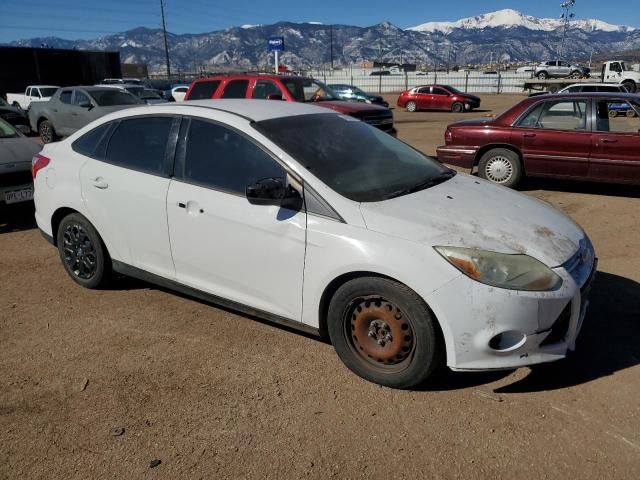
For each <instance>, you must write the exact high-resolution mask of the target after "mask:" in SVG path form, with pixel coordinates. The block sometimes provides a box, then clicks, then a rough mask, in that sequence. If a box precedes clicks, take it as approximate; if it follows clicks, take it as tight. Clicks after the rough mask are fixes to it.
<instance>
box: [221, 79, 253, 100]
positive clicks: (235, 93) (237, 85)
mask: <svg viewBox="0 0 640 480" xmlns="http://www.w3.org/2000/svg"><path fill="white" fill-rule="evenodd" d="M248 86H249V80H231V81H230V82H229V83H227V84H226V85H225V87H224V91H223V92H222V95H220V98H246V96H247V87H248Z"/></svg>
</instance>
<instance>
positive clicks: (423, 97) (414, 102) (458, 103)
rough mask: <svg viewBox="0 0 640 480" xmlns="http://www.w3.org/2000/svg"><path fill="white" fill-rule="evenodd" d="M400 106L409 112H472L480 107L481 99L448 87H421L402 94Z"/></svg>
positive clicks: (399, 101) (399, 99) (399, 98)
mask: <svg viewBox="0 0 640 480" xmlns="http://www.w3.org/2000/svg"><path fill="white" fill-rule="evenodd" d="M398 106H399V107H401V108H406V109H407V111H408V112H417V111H418V110H448V111H450V112H458V113H459V112H464V111H471V110H473V109H474V108H479V107H480V98H479V97H476V96H475V95H471V94H468V93H463V92H461V91H460V90H457V89H455V88H453V87H449V86H447V85H420V86H418V87H414V88H412V89H411V90H407V91H405V92H402V93H401V94H400V96H399V97H398Z"/></svg>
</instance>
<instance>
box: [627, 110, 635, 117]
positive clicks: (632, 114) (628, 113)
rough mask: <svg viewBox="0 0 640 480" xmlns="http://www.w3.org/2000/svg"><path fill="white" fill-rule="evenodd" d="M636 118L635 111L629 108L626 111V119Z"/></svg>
mask: <svg viewBox="0 0 640 480" xmlns="http://www.w3.org/2000/svg"><path fill="white" fill-rule="evenodd" d="M635 116H636V112H635V110H633V109H632V108H630V109H629V110H627V117H629V118H633V117H635Z"/></svg>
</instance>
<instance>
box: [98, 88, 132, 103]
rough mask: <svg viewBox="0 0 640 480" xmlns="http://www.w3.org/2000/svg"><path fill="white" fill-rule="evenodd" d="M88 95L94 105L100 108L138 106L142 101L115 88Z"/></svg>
mask: <svg viewBox="0 0 640 480" xmlns="http://www.w3.org/2000/svg"><path fill="white" fill-rule="evenodd" d="M90 93H91V96H92V97H93V99H94V100H95V101H96V103H97V104H98V105H99V106H101V107H111V106H114V105H138V104H140V103H142V101H141V100H139V99H138V97H136V96H135V95H132V94H130V93H129V92H125V91H123V90H117V89H115V88H113V89H106V88H105V89H104V90H93V91H92V92H90Z"/></svg>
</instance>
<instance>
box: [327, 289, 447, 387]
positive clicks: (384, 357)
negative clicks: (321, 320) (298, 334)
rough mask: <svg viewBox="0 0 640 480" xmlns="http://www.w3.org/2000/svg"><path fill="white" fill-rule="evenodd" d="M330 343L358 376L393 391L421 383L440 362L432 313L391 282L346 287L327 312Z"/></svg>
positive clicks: (424, 305)
mask: <svg viewBox="0 0 640 480" xmlns="http://www.w3.org/2000/svg"><path fill="white" fill-rule="evenodd" d="M328 330H329V337H330V338H331V343H332V344H333V346H334V348H335V350H336V352H337V353H338V356H339V357H340V359H341V360H342V361H343V362H344V364H345V365H346V366H347V367H348V368H349V369H350V370H351V371H353V372H354V373H355V374H356V375H359V376H360V377H362V378H364V379H366V380H368V381H370V382H374V383H378V384H380V385H385V386H387V387H392V388H411V387H414V386H416V385H418V384H420V383H422V382H423V381H424V380H425V379H426V378H427V377H429V375H430V374H431V373H432V372H433V371H434V370H435V369H436V368H437V367H438V365H439V364H440V362H441V360H442V352H443V348H442V341H441V338H440V337H439V335H438V330H437V328H436V325H435V320H434V318H433V316H432V314H431V311H430V310H429V308H428V307H427V305H426V304H425V303H424V301H423V300H422V298H420V297H419V296H418V295H417V294H416V293H415V292H414V291H413V290H411V289H409V288H408V287H406V286H405V285H402V284H400V283H397V282H395V281H393V280H390V279H386V278H378V277H363V278H357V279H354V280H351V281H349V282H347V283H345V284H344V285H342V286H341V287H340V288H339V289H338V290H337V291H336V293H335V295H334V296H333V298H332V299H331V304H330V305H329V312H328Z"/></svg>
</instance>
